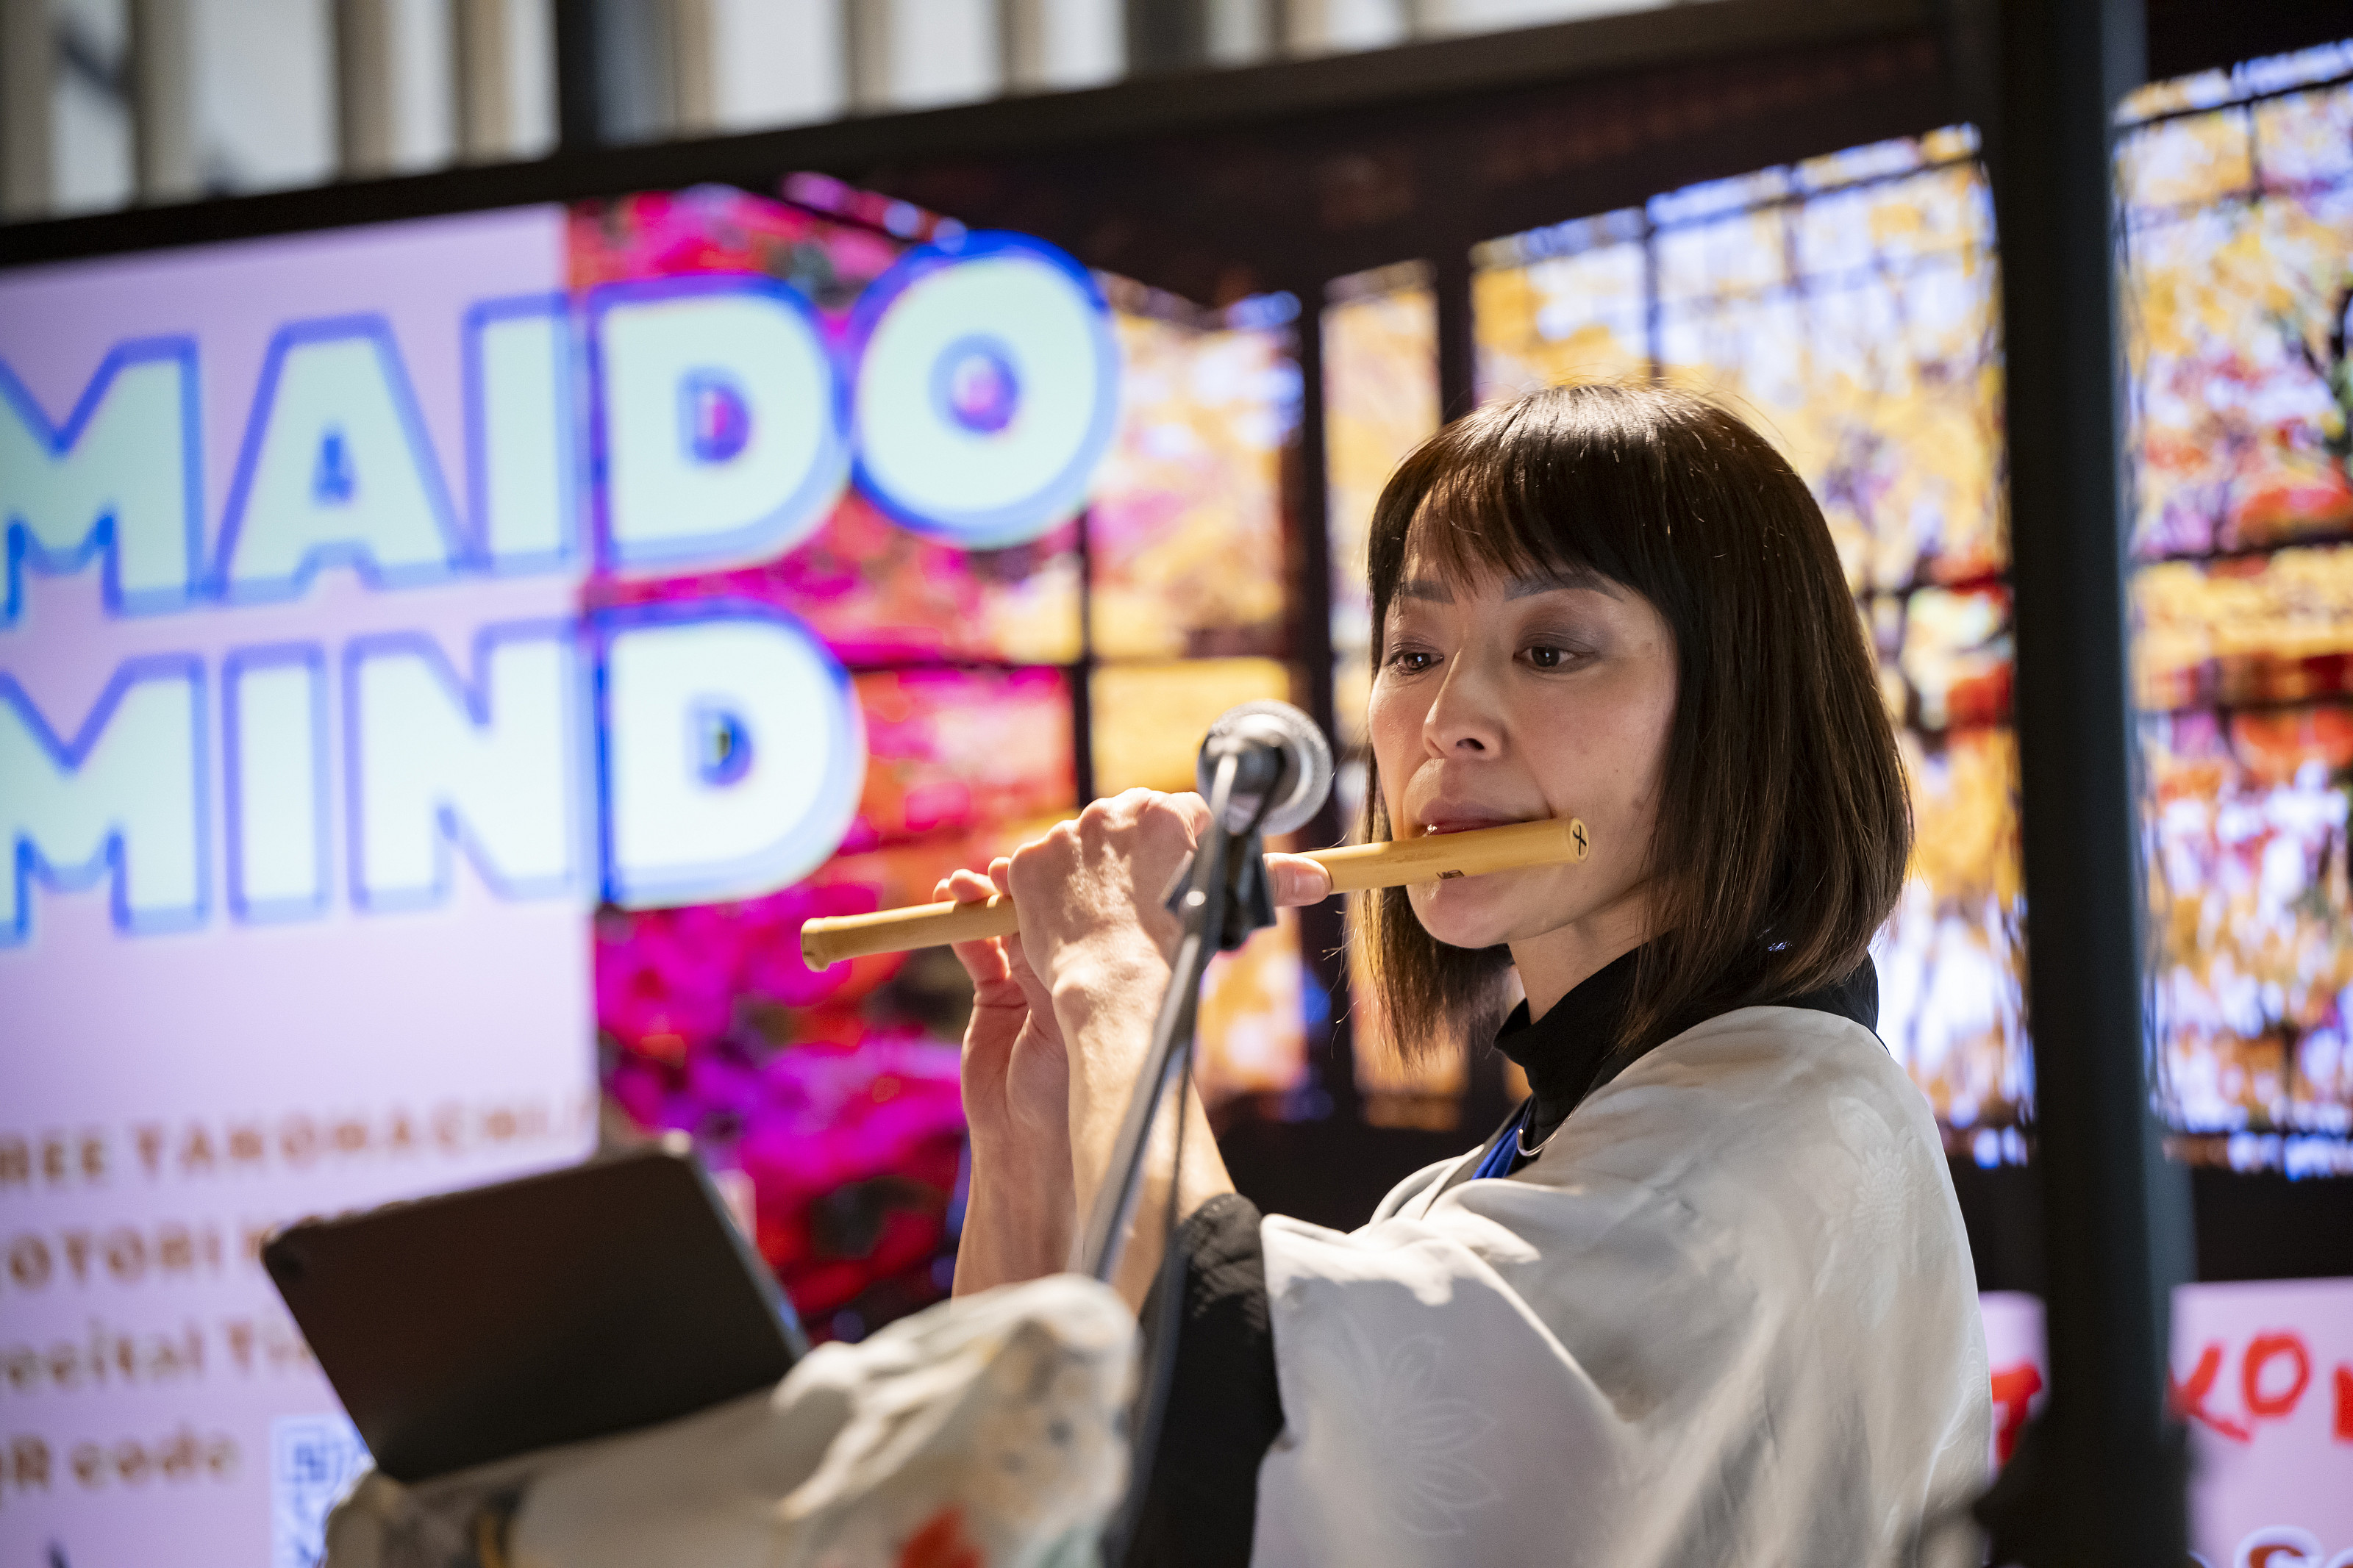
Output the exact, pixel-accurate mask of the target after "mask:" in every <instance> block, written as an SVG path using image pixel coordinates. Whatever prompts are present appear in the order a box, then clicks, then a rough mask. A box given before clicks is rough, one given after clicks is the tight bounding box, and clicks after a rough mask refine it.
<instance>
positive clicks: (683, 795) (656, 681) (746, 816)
mask: <svg viewBox="0 0 2353 1568" xmlns="http://www.w3.org/2000/svg"><path fill="white" fill-rule="evenodd" d="M601 629H602V632H603V640H604V661H603V668H602V679H601V686H602V699H603V704H604V721H605V722H604V734H605V889H606V896H607V898H609V899H611V900H613V901H614V902H615V903H617V904H620V905H621V906H623V907H624V908H627V909H656V908H660V907H663V906H667V905H672V904H696V903H708V902H712V901H714V900H722V899H744V898H753V897H755V896H757V895H759V894H762V893H767V892H773V891H775V890H776V889H778V888H782V887H786V886H787V885H789V884H791V883H793V882H797V881H798V880H799V879H801V878H803V877H806V876H807V875H808V874H809V873H810V872H811V871H813V870H815V869H817V868H818V866H820V865H822V864H823V863H824V862H825V860H826V858H828V856H830V855H831V854H832V853H833V851H834V849H835V847H837V846H838V845H839V844H840V842H841V839H842V836H843V835H844V834H845V833H847V832H848V831H849V825H850V822H851V820H852V819H853V818H854V817H855V816H856V815H857V811H858V796H859V791H860V788H861V787H862V786H863V785H864V784H865V782H866V727H865V723H864V721H863V720H862V719H861V717H860V712H859V708H858V699H857V696H856V694H855V693H854V692H853V691H852V690H851V689H850V684H849V673H848V672H847V671H845V670H844V669H843V668H841V666H840V664H839V662H837V661H836V660H835V658H834V657H833V655H832V654H831V653H829V652H828V651H827V649H826V647H825V645H824V644H823V643H820V642H819V641H818V639H817V638H816V637H815V636H813V635H812V634H811V633H810V632H809V630H808V628H807V627H806V626H802V625H801V624H800V622H798V621H797V620H795V619H793V618H792V617H791V616H787V615H786V614H784V613H783V612H781V611H778V610H775V609H772V608H769V607H767V606H765V605H753V604H745V603H740V602H732V601H704V602H702V603H698V604H692V605H679V604H671V605H654V606H648V607H643V608H638V609H631V610H628V611H622V612H617V613H616V614H614V615H610V616H606V617H604V618H603V620H602V622H601Z"/></svg>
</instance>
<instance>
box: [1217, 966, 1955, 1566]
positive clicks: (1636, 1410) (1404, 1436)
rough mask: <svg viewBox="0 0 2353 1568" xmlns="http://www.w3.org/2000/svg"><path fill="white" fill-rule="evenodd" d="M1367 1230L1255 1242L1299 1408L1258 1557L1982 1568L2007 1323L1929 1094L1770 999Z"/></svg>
mask: <svg viewBox="0 0 2353 1568" xmlns="http://www.w3.org/2000/svg"><path fill="white" fill-rule="evenodd" d="M1478 1161H1479V1152H1478V1151H1475V1150H1474V1151H1472V1152H1471V1153H1468V1154H1465V1155H1463V1156H1462V1157H1461V1158H1460V1159H1457V1160H1452V1161H1448V1162H1444V1163H1440V1164H1437V1165H1433V1166H1431V1167H1430V1168H1429V1169H1427V1170H1425V1171H1421V1172H1419V1173H1416V1174H1415V1175H1413V1176H1411V1177H1409V1178H1408V1179H1407V1180H1406V1181H1405V1182H1404V1183H1402V1184H1399V1185H1398V1188H1397V1190H1396V1191H1394V1192H1392V1193H1391V1194H1389V1195H1388V1198H1386V1199H1385V1200H1383V1202H1382V1204H1381V1206H1380V1208H1379V1209H1378V1210H1377V1212H1376V1213H1375V1215H1374V1217H1373V1220H1372V1223H1371V1224H1369V1225H1367V1226H1365V1227H1364V1228H1363V1229H1361V1230H1357V1231H1355V1232H1353V1233H1350V1234H1347V1235H1342V1234H1341V1233H1339V1232H1337V1231H1333V1230H1326V1229H1324V1228H1323V1227H1321V1226H1313V1225H1306V1224H1303V1223H1301V1222H1300V1221H1297V1220H1293V1219H1286V1218H1283V1217H1282V1216H1280V1215H1276V1216H1271V1217H1269V1218H1268V1219H1267V1220H1266V1221H1265V1222H1264V1225H1263V1228H1262V1230H1261V1239H1262V1241H1263V1244H1264V1247H1265V1254H1266V1286H1267V1295H1268V1299H1269V1301H1270V1303H1271V1318H1272V1326H1273V1339H1274V1352H1275V1363H1276V1369H1277V1373H1278V1376H1279V1378H1280V1381H1281V1386H1282V1408H1283V1415H1284V1420H1285V1426H1284V1430H1283V1432H1282V1436H1281V1437H1280V1438H1279V1439H1278V1440H1277V1441H1276V1443H1275V1444H1274V1446H1273V1447H1272V1448H1271V1450H1269V1452H1268V1454H1267V1456H1266V1458H1265V1461H1264V1463H1263V1464H1262V1465H1261V1468H1260V1471H1259V1494H1258V1522H1257V1533H1256V1536H1255V1541H1254V1549H1253V1552H1252V1561H1253V1563H1257V1564H1260V1565H1261V1568H1293V1565H1294V1564H1309V1563H1332V1564H1335V1565H1336V1564H1347V1565H1349V1568H1383V1565H1386V1564H1392V1563H1396V1564H1405V1563H1591V1564H1595V1565H1596V1568H1600V1565H1605V1564H1606V1565H1607V1568H1650V1565H1652V1564H1658V1565H1664V1564H1670V1563H1673V1564H1683V1563H1690V1564H1711V1565H1728V1564H1736V1563H1742V1564H1747V1563H1753V1564H1759V1565H1765V1564H1773V1565H1783V1564H1786V1565H1789V1568H1850V1565H1862V1564H1872V1565H1877V1564H1884V1563H1904V1564H1914V1563H1922V1564H1936V1565H1938V1568H1942V1565H1945V1564H1963V1563H1971V1564H1973V1563H1978V1562H1980V1561H1981V1560H1982V1548H1981V1545H1980V1542H1979V1541H1978V1537H1977V1535H1976V1533H1975V1531H1974V1530H1973V1529H1972V1528H1971V1527H1970V1526H1969V1524H1968V1520H1967V1515H1966V1510H1967V1507H1968V1503H1969V1501H1970V1500H1972V1499H1973V1498H1974V1497H1975V1496H1976V1495H1977V1494H1978V1492H1979V1491H1980V1490H1982V1489H1983V1488H1984V1486H1985V1484H1986V1482H1987V1480H1988V1479H1989V1478H1988V1476H1987V1473H1986V1472H1987V1458H1988V1424H1989V1419H1990V1408H1989V1393H1988V1386H1987V1371H1986V1352H1985V1339H1984V1334H1983V1331H1982V1329H1981V1328H1980V1326H1979V1323H1978V1300H1977V1290H1976V1284H1975V1280H1974V1279H1973V1273H1972V1268H1971V1265H1970V1261H1969V1249H1968V1238H1967V1237H1966V1235H1965V1234H1964V1232H1963V1230H1962V1226H1961V1215H1960V1209H1959V1207H1958V1205H1957V1204H1956V1202H1955V1201H1954V1197H1953V1186H1952V1179H1951V1176H1950V1173H1948V1172H1947V1168H1946V1164H1945V1156H1944V1153H1943V1152H1942V1148H1941V1145H1940V1143H1939V1141H1938V1138H1937V1133H1936V1123H1935V1121H1934V1120H1933V1119H1932V1117H1931V1116H1930V1113H1929V1110H1928V1106H1927V1104H1926V1101H1925V1100H1923V1099H1922V1097H1921V1095H1920V1092H1919V1090H1918V1089H1915V1087H1914V1086H1913V1084H1912V1082H1911V1080H1910V1079H1908V1078H1906V1077H1905V1072H1904V1069H1903V1068H1900V1067H1898V1066H1897V1065H1896V1064H1895V1063H1894V1061H1893V1060H1891V1059H1890V1058H1889V1056H1888V1053H1887V1051H1886V1049H1885V1048H1884V1047H1883V1046H1881V1044H1880V1043H1879V1041H1878V1039H1877V1038H1876V1037H1873V1035H1872V1033H1871V1031H1870V1030H1868V1029H1865V1028H1864V1027H1862V1026H1861V1025H1859V1024H1856V1023H1853V1022H1851V1021H1849V1020H1847V1019H1845V1018H1841V1017H1838V1016H1833V1015H1831V1014H1826V1013H1818V1012H1811V1011H1804V1010H1800V1009H1797V1008H1790V1007H1747V1008H1743V1009H1741V1010H1740V1011H1738V1012H1734V1013H1728V1014H1725V1015H1724V1016H1721V1017H1717V1018H1713V1019H1710V1020H1709V1021H1708V1022H1706V1023H1704V1024H1702V1025H1700V1026H1698V1027H1696V1028H1694V1029H1691V1030H1689V1031H1687V1032H1686V1033H1684V1034H1683V1035H1680V1036H1678V1037H1675V1038H1673V1039H1672V1040H1670V1041H1668V1042H1667V1043H1666V1044H1664V1045H1662V1046H1661V1047H1658V1048H1657V1049H1655V1050H1653V1051H1651V1052H1650V1053H1649V1054H1648V1055H1646V1056H1644V1057H1642V1058H1640V1059H1639V1060H1637V1061H1636V1062H1634V1064H1633V1065H1632V1066H1630V1067H1629V1068H1627V1069H1626V1070H1625V1071H1624V1072H1623V1073H1621V1074H1620V1076H1619V1077H1617V1078H1616V1079H1612V1080H1611V1081H1610V1082H1609V1083H1607V1084H1605V1085H1603V1086H1602V1087H1601V1088H1599V1089H1596V1090H1595V1091H1594V1092H1593V1093H1592V1095H1591V1096H1590V1097H1589V1098H1588V1099H1587V1100H1585V1102H1584V1103H1583V1104H1581V1105H1579V1106H1578V1107H1577V1110H1576V1111H1575V1112H1574V1113H1573V1114H1572V1115H1570V1116H1569V1118H1568V1119H1567V1121H1565V1122H1563V1123H1562V1124H1561V1126H1560V1129H1559V1131H1557V1132H1556V1133H1555V1134H1554V1135H1553V1137H1552V1139H1551V1141H1550V1142H1548V1143H1546V1145H1545V1146H1544V1148H1543V1150H1542V1151H1541V1152H1540V1153H1539V1154H1538V1155H1537V1156H1536V1157H1535V1159H1534V1160H1532V1161H1530V1162H1529V1163H1527V1164H1526V1165H1525V1166H1524V1167H1523V1168H1522V1169H1521V1170H1520V1171H1519V1172H1518V1173H1515V1174H1514V1175H1512V1176H1510V1177H1507V1178H1504V1179H1501V1180H1495V1179H1489V1180H1482V1181H1474V1180H1472V1179H1471V1176H1472V1171H1473V1170H1474V1169H1475V1168H1476V1167H1477V1164H1478Z"/></svg>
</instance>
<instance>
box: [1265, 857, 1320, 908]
mask: <svg viewBox="0 0 2353 1568" xmlns="http://www.w3.org/2000/svg"><path fill="white" fill-rule="evenodd" d="M1266 880H1267V886H1268V887H1269V888H1270V889H1272V891H1273V893H1274V907H1275V908H1277V909H1279V910H1295V909H1297V908H1299V906H1301V905H1302V904H1320V903H1322V902H1323V901H1324V900H1326V899H1328V898H1330V897H1331V896H1332V873H1331V872H1329V871H1327V870H1325V869H1324V863H1323V862H1322V861H1321V860H1310V859H1309V858H1307V857H1306V856H1304V855H1269V856H1268V857H1267V858H1266Z"/></svg>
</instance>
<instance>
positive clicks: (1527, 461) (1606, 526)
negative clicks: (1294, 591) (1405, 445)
mask: <svg viewBox="0 0 2353 1568" xmlns="http://www.w3.org/2000/svg"><path fill="white" fill-rule="evenodd" d="M1565 390H1568V391H1570V392H1571V393H1572V395H1571V396H1559V395H1556V396H1555V397H1551V398H1544V399H1526V400H1523V401H1521V402H1518V403H1514V404H1509V405H1504V406H1503V407H1500V408H1492V409H1486V410H1482V411H1481V412H1480V413H1478V414H1474V415H1472V416H1469V417H1467V418H1465V419H1461V420H1459V421H1457V422H1456V423H1455V424H1454V425H1452V426H1449V427H1448V428H1447V429H1445V430H1443V431H1441V432H1440V433H1439V434H1438V435H1436V436H1434V437H1430V439H1429V440H1428V441H1425V442H1423V443H1422V445H1421V446H1420V447H1419V448H1417V449H1416V450H1415V451H1414V452H1413V454H1412V455H1411V456H1410V457H1409V458H1406V460H1405V462H1404V463H1402V464H1401V465H1399V467H1398V471H1397V472H1396V473H1395V474H1394V475H1393V476H1391V478H1390V479H1389V482H1388V485H1387V486H1386V487H1384V489H1382V491H1381V497H1380V500H1379V501H1378V502H1377V504H1376V506H1375V508H1374V511H1373V526H1372V537H1371V539H1370V541H1369V549H1368V552H1367V555H1368V559H1367V561H1366V565H1367V566H1368V567H1369V568H1370V573H1369V574H1370V576H1371V579H1372V582H1371V586H1372V590H1373V617H1374V620H1373V638H1374V643H1375V646H1376V647H1378V646H1379V643H1380V640H1381V631H1382V626H1383V623H1384V622H1385V621H1386V620H1387V618H1388V606H1389V602H1390V600H1391V599H1393V598H1394V597H1395V596H1396V593H1397V590H1398V585H1399V584H1400V583H1401V581H1402V580H1403V578H1404V577H1405V574H1406V572H1407V570H1408V569H1409V567H1410V568H1411V569H1412V570H1413V571H1414V572H1415V573H1416V574H1420V573H1422V572H1425V571H1426V572H1430V573H1434V574H1437V575H1438V576H1439V577H1440V578H1442V579H1444V580H1445V581H1448V582H1450V583H1459V584H1477V583H1481V582H1485V581H1490V580H1500V581H1504V582H1514V581H1520V580H1524V579H1553V580H1556V581H1559V582H1561V583H1563V584H1569V585H1577V584H1579V583H1581V582H1590V581H1591V580H1592V579H1594V578H1597V577H1599V578H1603V579H1607V580H1608V581H1609V582H1612V583H1616V584H1622V585H1623V586H1626V587H1629V588H1631V589H1633V590H1634V591H1635V592H1636V593H1639V594H1641V595H1643V596H1644V597H1646V598H1648V599H1650V600H1651V601H1652V603H1654V604H1656V605H1658V606H1659V608H1660V609H1661V610H1662V611H1667V612H1669V613H1670V615H1672V609H1671V605H1670V604H1669V602H1668V601H1669V600H1671V599H1672V598H1674V597H1675V596H1677V595H1676V592H1675V588H1676V583H1675V578H1676V574H1674V573H1673V572H1672V570H1670V569H1668V563H1667V562H1666V561H1665V559H1664V554H1665V552H1664V545H1665V543H1666V542H1667V539H1668V538H1669V537H1670V536H1671V535H1672V530H1673V521H1672V518H1671V517H1669V516H1668V515H1667V514H1666V512H1665V510H1664V509H1663V508H1662V504H1661V503H1662V500H1663V499H1664V498H1665V496H1666V495H1668V494H1669V493H1671V491H1672V487H1670V486H1667V485H1664V484H1662V482H1661V481H1662V478H1663V477H1664V476H1663V475H1662V472H1661V470H1662V466H1663V464H1662V458H1663V457H1664V454H1663V453H1662V451H1661V450H1660V447H1659V443H1658V441H1657V438H1656V430H1655V424H1654V422H1653V421H1650V420H1644V419H1637V418H1628V417H1625V414H1626V412H1627V410H1626V409H1625V408H1624V407H1623V406H1622V405H1620V404H1619V403H1618V402H1617V399H1618V398H1621V397H1631V398H1633V399H1636V400H1644V399H1645V398H1646V396H1647V392H1646V389H1636V388H1618V387H1595V388H1592V389H1590V390H1591V391H1593V392H1596V393H1602V394H1608V395H1609V397H1608V398H1607V399H1606V400H1597V402H1596V403H1594V404H1587V405H1582V406H1579V404H1578V400H1575V399H1574V398H1573V393H1574V392H1577V391H1586V390H1588V389H1585V388H1577V389H1565Z"/></svg>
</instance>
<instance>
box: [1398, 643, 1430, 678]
mask: <svg viewBox="0 0 2353 1568" xmlns="http://www.w3.org/2000/svg"><path fill="white" fill-rule="evenodd" d="M1436 662H1437V660H1436V659H1435V658H1433V657H1432V656H1431V655H1430V654H1429V653H1428V652H1426V651H1424V650H1423V649H1421V648H1418V647H1401V648H1398V649H1397V650H1395V651H1394V652H1392V653H1391V654H1390V655H1389V668H1391V669H1394V670H1396V671H1398V673H1399V674H1401V675H1419V674H1420V673H1421V672H1422V671H1423V670H1425V669H1428V668H1430V666H1431V665H1432V664H1434V663H1436Z"/></svg>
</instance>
